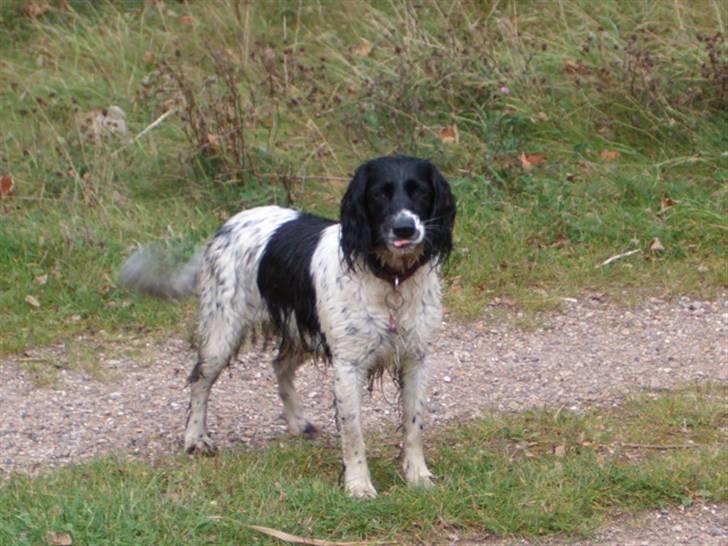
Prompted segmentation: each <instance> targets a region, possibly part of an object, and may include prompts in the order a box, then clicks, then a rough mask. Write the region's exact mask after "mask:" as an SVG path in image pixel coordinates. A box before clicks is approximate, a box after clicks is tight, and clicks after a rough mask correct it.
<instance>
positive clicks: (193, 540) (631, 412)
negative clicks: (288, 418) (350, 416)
mask: <svg viewBox="0 0 728 546" xmlns="http://www.w3.org/2000/svg"><path fill="white" fill-rule="evenodd" d="M727 394H728V393H727V392H726V390H725V388H724V387H718V386H712V387H711V386H707V387H702V388H700V389H695V388H689V389H684V390H681V391H677V392H675V393H671V394H663V395H660V396H641V397H638V398H635V399H633V400H631V401H629V402H628V403H627V404H626V405H625V406H624V407H621V408H616V409H612V410H608V411H605V410H602V411H596V410H594V411H590V412H588V413H586V414H582V415H579V414H575V413H572V412H569V411H567V410H561V411H557V412H554V411H532V412H527V413H524V414H520V415H499V414H493V415H490V416H488V417H486V418H483V419H480V420H476V421H473V422H469V423H465V424H464V425H462V426H459V427H455V428H449V429H442V430H438V431H431V432H430V434H429V437H430V441H429V450H428V459H429V460H430V462H431V466H432V469H433V471H434V472H435V474H436V475H437V476H438V485H437V487H436V488H435V489H433V490H431V491H417V490H412V489H408V488H407V487H405V486H404V484H403V483H402V479H401V477H400V476H399V474H398V471H397V470H398V468H397V462H396V461H395V459H396V456H397V451H396V447H395V446H394V445H393V444H392V442H391V437H392V436H381V437H374V438H370V439H369V446H370V453H369V458H370V462H371V466H372V472H373V478H374V481H375V483H376V485H377V487H378V489H379V491H380V496H379V497H378V498H377V499H376V500H373V501H365V502H356V501H352V500H350V499H348V498H347V497H346V495H345V493H344V492H343V489H342V488H341V487H340V486H338V485H337V480H338V476H339V473H340V460H339V449H338V444H337V442H336V441H335V440H334V439H329V438H322V439H320V440H319V441H316V442H310V441H298V440H284V441H282V442H276V446H275V447H270V448H267V449H261V450H253V449H238V450H230V451H227V452H225V453H224V454H223V455H221V456H218V457H216V458H207V459H205V458H202V459H197V460H194V461H191V460H188V459H187V458H185V457H178V458H167V459H162V460H158V461H156V462H154V463H149V462H139V461H137V462H134V461H129V460H125V459H115V458H106V459H101V460H96V461H93V462H91V463H86V464H81V465H77V466H73V467H67V468H64V469H61V470H56V471H53V472H51V473H49V474H46V475H44V476H40V477H34V478H31V477H21V476H15V477H11V478H9V479H7V480H5V481H4V483H3V487H2V488H0V514H2V515H1V516H0V542H2V543H4V544H10V543H12V544H38V543H43V542H45V537H46V535H47V533H48V532H66V533H69V534H70V535H71V536H72V538H73V541H74V544H96V543H104V544H132V543H135V544H252V543H270V542H271V540H270V539H267V538H266V537H264V536H262V535H260V534H257V533H255V532H253V531H251V530H249V529H247V528H246V527H245V526H246V525H247V524H252V525H264V526H268V527H273V528H276V529H280V530H283V531H286V532H289V533H294V534H299V535H303V536H309V537H310V536H313V537H318V538H326V539H329V540H372V541H377V540H383V541H385V542H386V541H396V542H400V543H415V542H424V543H434V542H438V541H439V540H443V539H444V537H446V536H447V533H449V532H456V533H457V534H458V535H459V536H461V537H464V538H465V537H472V538H473V539H477V538H478V537H481V538H482V537H484V536H487V535H490V534H496V535H506V536H526V537H534V536H554V535H556V536H562V537H565V536H584V535H588V534H589V532H590V531H591V530H592V529H593V528H594V527H595V526H597V525H600V524H603V523H604V522H605V521H607V520H608V519H609V518H610V517H611V516H614V515H617V514H620V513H623V512H632V511H635V510H640V509H645V508H654V507H662V506H668V505H673V506H674V505H690V504H692V503H693V502H696V501H709V502H723V501H726V500H727V498H726V491H728V481H727V479H726V474H725V472H724V471H723V469H724V468H725V467H726V464H728V451H726V448H725V445H726V444H725V441H726V438H725V425H726V419H727V418H728V414H726V408H725V404H724V400H725V396H726V395H727ZM646 430H649V431H650V432H649V434H648V435H645V431H646ZM391 433H392V434H395V431H391ZM654 445H664V446H672V447H671V448H669V449H665V450H656V449H652V448H653V446H654ZM678 446H691V447H688V448H684V449H683V448H680V447H678Z"/></svg>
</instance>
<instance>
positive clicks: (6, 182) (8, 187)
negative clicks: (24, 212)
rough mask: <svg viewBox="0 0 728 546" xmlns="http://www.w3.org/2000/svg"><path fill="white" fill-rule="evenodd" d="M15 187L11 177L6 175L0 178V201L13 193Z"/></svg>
mask: <svg viewBox="0 0 728 546" xmlns="http://www.w3.org/2000/svg"><path fill="white" fill-rule="evenodd" d="M14 187H15V181H14V180H13V177H12V176H10V175H9V174H6V175H5V176H0V199H4V198H5V197H7V196H9V195H10V194H11V193H12V192H13V188H14Z"/></svg>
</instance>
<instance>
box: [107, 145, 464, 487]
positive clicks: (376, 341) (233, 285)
mask: <svg viewBox="0 0 728 546" xmlns="http://www.w3.org/2000/svg"><path fill="white" fill-rule="evenodd" d="M454 221H455V201H454V199H453V196H452V193H451V191H450V187H449V185H448V183H447V181H446V180H445V179H444V178H443V176H442V175H441V174H440V172H439V171H438V170H437V168H435V166H434V165H433V164H432V163H430V162H429V161H425V160H422V159H416V158H411V157H404V156H391V157H381V158H378V159H374V160H371V161H368V162H367V163H364V164H363V165H362V166H360V167H359V168H358V169H357V170H356V172H355V174H354V177H353V179H352V180H351V182H350V184H349V187H348V189H347V191H346V194H345V195H344V198H343V200H342V202H341V221H340V223H337V222H335V221H333V220H327V219H325V218H321V217H318V216H313V215H310V214H306V213H303V212H298V211H295V210H291V209H285V208H280V207H276V206H269V207H259V208H255V209H251V210H247V211H244V212H240V213H239V214H237V215H235V216H233V217H232V218H230V220H228V221H227V222H226V223H225V224H224V225H223V226H222V228H220V230H219V231H218V232H217V233H216V234H215V236H214V237H213V238H212V240H210V242H209V243H208V244H207V247H206V248H205V250H204V252H203V253H201V254H199V255H198V256H196V257H195V258H193V259H192V260H191V261H190V262H189V263H187V264H186V265H185V266H184V267H182V268H180V269H178V270H176V271H174V272H173V273H172V274H160V268H159V263H158V260H157V258H156V257H155V256H154V253H153V252H151V251H149V250H144V249H142V250H139V251H137V252H136V253H134V254H133V255H132V256H131V257H130V258H129V259H128V260H127V261H126V263H125V264H124V266H123V267H122V271H121V279H122V281H123V282H124V283H126V284H127V285H130V286H133V287H136V288H138V289H140V290H142V291H145V292H148V293H152V294H156V295H159V296H168V297H177V296H182V295H185V294H190V293H195V292H196V293H198V294H199V298H200V317H199V331H198V333H199V359H198V361H197V364H196V365H195V366H194V368H193V370H192V373H191V374H190V376H189V384H190V387H191V399H190V408H189V414H188V417H187V430H186V432H185V449H186V450H187V451H188V452H202V453H206V452H212V451H214V449H215V447H214V444H213V442H212V440H211V439H210V436H209V435H208V432H207V425H206V419H207V400H208V396H209V394H210V388H211V387H212V385H213V383H214V382H215V380H216V379H217V377H218V375H219V374H220V371H221V370H222V369H223V368H224V367H225V366H226V365H227V364H228V362H229V361H230V359H231V358H232V357H233V356H234V355H235V354H236V352H237V351H238V349H239V348H240V346H241V344H243V343H244V342H246V341H248V340H250V339H251V337H253V336H255V334H256V333H257V332H262V333H263V334H276V335H277V336H279V338H280V346H279V352H278V356H277V357H276V359H275V360H274V362H273V366H274V369H275V373H276V376H277V379H278V390H279V394H280V397H281V400H282V401H283V406H284V415H285V418H286V421H287V423H288V429H289V431H290V432H291V433H293V434H301V433H311V432H314V431H315V428H314V426H313V425H312V424H311V423H310V422H309V421H307V420H306V418H305V417H304V415H303V413H302V410H301V402H300V398H299V396H298V394H297V393H296V390H295V388H294V386H293V380H294V376H295V372H296V369H297V368H298V367H299V366H300V365H301V364H302V363H303V362H304V361H305V359H306V357H307V356H310V355H318V356H320V357H322V358H324V359H325V360H327V361H330V362H332V363H333V371H334V393H335V398H336V418H337V425H338V428H339V431H340V434H341V444H342V450H343V458H344V465H345V472H344V479H345V485H346V489H347V491H348V492H349V494H350V495H352V496H353V497H374V496H375V495H376V490H375V489H374V486H373V485H372V481H371V478H370V475H369V469H368V466H367V461H366V457H365V447H364V438H363V435H362V429H361V424H360V407H361V404H360V399H361V391H362V387H363V385H364V384H365V383H366V380H367V378H368V377H370V376H371V375H372V374H373V373H376V372H381V371H382V370H389V371H391V372H393V373H394V377H396V378H397V379H398V384H399V387H400V395H401V400H402V418H403V428H404V450H403V468H404V475H405V478H406V480H407V482H408V483H409V484H411V485H416V486H429V485H431V474H430V471H429V470H428V469H427V465H426V464H425V458H424V453H423V446H422V427H423V425H422V423H423V402H424V399H425V376H426V365H425V356H426V353H427V349H428V344H429V342H430V340H431V338H432V335H433V333H434V331H435V330H436V329H437V328H438V327H439V325H440V322H441V315H442V308H441V302H440V285H439V280H438V269H439V265H440V264H441V263H442V262H443V261H444V260H445V259H446V258H447V256H448V255H449V253H450V250H451V249H452V228H453V224H454Z"/></svg>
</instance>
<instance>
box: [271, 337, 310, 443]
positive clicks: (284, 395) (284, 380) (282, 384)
mask: <svg viewBox="0 0 728 546" xmlns="http://www.w3.org/2000/svg"><path fill="white" fill-rule="evenodd" d="M304 360H305V355H304V354H303V353H301V352H299V351H296V350H295V349H291V348H287V347H285V346H283V347H281V349H280V351H279V352H278V356H276V358H275V360H273V369H274V370H275V373H276V378H277V379H278V395H279V396H280V397H281V401H282V402H283V415H284V416H285V418H286V423H287V424H288V432H290V433H291V434H295V435H298V434H305V435H306V436H312V435H314V434H316V432H318V431H317V429H316V427H315V426H314V425H313V424H311V422H310V421H309V420H308V419H306V417H305V416H304V415H303V408H302V407H301V397H300V396H299V395H298V392H296V387H295V386H294V384H293V381H294V379H295V377H296V370H297V369H298V367H299V366H300V365H301V364H303V362H304Z"/></svg>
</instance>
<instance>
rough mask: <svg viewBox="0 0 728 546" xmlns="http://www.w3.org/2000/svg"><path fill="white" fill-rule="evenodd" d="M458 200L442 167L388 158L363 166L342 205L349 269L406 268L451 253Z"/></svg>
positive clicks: (346, 256)
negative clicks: (359, 266)
mask: <svg viewBox="0 0 728 546" xmlns="http://www.w3.org/2000/svg"><path fill="white" fill-rule="evenodd" d="M454 223H455V199H454V198H453V195H452V192H451V191H450V185H449V184H448V183H447V180H445V178H444V177H443V176H442V175H441V174H440V172H439V171H438V170H437V168H436V167H435V166H434V165H433V164H432V163H430V162H429V161H426V160H424V159H417V158H413V157H405V156H388V157H380V158H378V159H373V160H371V161H368V162H366V163H364V164H363V165H362V166H361V167H359V168H358V169H357V170H356V172H355V173H354V177H353V178H352V180H351V182H350V183H349V188H348V189H347V191H346V194H345V195H344V198H343V200H342V201H341V247H342V250H343V253H344V258H345V259H346V262H347V264H348V265H349V267H350V268H354V267H355V262H356V260H357V258H359V257H361V258H363V259H364V261H365V263H367V264H368V265H369V266H370V267H378V266H384V267H387V268H390V269H395V270H396V269H398V268H399V269H401V268H406V267H407V264H408V263H410V264H411V263H417V264H419V265H421V264H423V263H425V262H426V261H428V260H430V259H434V260H437V261H442V260H445V259H446V258H447V256H448V255H449V254H450V251H451V250H452V228H453V224H454Z"/></svg>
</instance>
